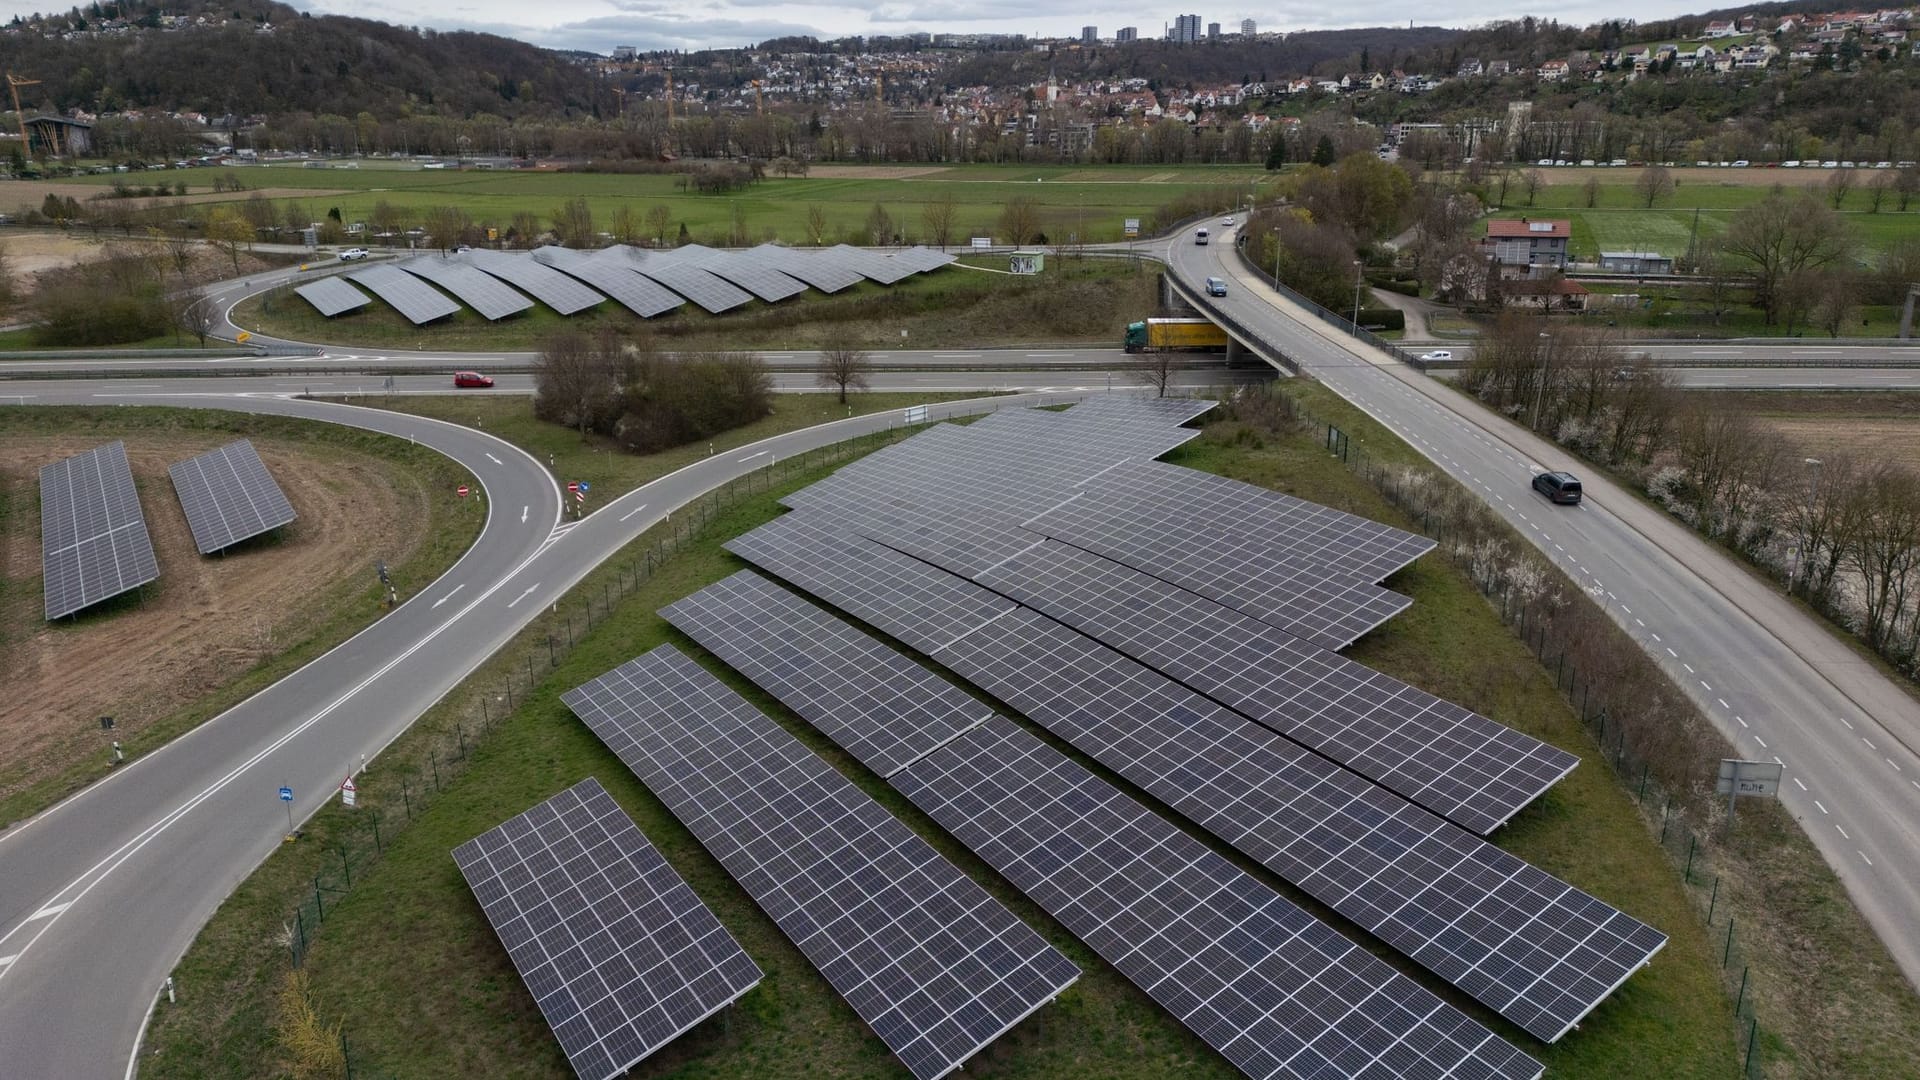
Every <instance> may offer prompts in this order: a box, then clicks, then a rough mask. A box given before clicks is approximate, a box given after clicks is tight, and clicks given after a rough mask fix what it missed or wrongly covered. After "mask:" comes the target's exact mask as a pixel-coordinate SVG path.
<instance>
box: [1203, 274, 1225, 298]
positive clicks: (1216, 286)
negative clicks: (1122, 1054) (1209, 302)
mask: <svg viewBox="0 0 1920 1080" xmlns="http://www.w3.org/2000/svg"><path fill="white" fill-rule="evenodd" d="M1207 295H1208V296H1225V295H1227V279H1226V278H1217V277H1210V278H1208V279H1207Z"/></svg>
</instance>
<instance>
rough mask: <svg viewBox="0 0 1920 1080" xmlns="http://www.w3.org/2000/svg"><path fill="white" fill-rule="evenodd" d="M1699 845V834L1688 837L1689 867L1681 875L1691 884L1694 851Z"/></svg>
mask: <svg viewBox="0 0 1920 1080" xmlns="http://www.w3.org/2000/svg"><path fill="white" fill-rule="evenodd" d="M1699 847H1700V838H1699V837H1698V836H1691V837H1688V838H1687V868H1686V870H1684V871H1682V873H1681V875H1680V876H1681V878H1682V879H1684V880H1685V881H1686V883H1687V884H1689V885H1691V884H1693V853H1694V852H1695V851H1696V850H1698V849H1699Z"/></svg>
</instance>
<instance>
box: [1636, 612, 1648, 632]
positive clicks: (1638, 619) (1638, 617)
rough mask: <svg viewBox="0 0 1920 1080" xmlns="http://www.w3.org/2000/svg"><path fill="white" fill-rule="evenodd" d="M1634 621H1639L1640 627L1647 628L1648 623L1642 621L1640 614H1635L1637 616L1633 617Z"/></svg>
mask: <svg viewBox="0 0 1920 1080" xmlns="http://www.w3.org/2000/svg"><path fill="white" fill-rule="evenodd" d="M1633 621H1634V622H1635V623H1638V624H1639V626H1640V629H1642V630H1645V629H1646V628H1647V624H1646V623H1643V622H1640V616H1638V615H1635V616H1634V617H1633Z"/></svg>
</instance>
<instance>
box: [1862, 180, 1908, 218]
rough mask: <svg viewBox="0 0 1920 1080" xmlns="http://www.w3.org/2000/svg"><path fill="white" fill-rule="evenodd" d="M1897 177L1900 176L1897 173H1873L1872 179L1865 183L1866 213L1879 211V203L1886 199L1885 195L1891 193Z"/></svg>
mask: <svg viewBox="0 0 1920 1080" xmlns="http://www.w3.org/2000/svg"><path fill="white" fill-rule="evenodd" d="M1899 179H1900V176H1899V174H1898V173H1891V172H1883V173H1875V174H1874V177H1873V181H1872V182H1871V183H1869V184H1868V185H1867V213H1869V214H1877V213H1879V212H1880V206H1881V204H1883V203H1885V202H1886V201H1887V196H1888V195H1889V194H1891V193H1892V191H1893V187H1894V184H1895V183H1897V182H1898V181H1899Z"/></svg>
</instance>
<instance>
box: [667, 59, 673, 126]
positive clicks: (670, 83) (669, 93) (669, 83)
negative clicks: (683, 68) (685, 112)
mask: <svg viewBox="0 0 1920 1080" xmlns="http://www.w3.org/2000/svg"><path fill="white" fill-rule="evenodd" d="M667 123H668V124H669V125H671V124H672V123H673V69H672V68H668V69H667Z"/></svg>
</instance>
